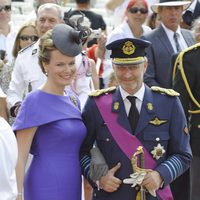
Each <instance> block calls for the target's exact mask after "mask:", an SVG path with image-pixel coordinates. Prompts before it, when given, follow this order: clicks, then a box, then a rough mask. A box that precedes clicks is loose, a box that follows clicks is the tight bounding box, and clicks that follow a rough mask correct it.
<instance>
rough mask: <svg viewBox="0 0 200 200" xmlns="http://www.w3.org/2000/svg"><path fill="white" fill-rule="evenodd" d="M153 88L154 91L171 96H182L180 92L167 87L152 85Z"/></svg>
mask: <svg viewBox="0 0 200 200" xmlns="http://www.w3.org/2000/svg"><path fill="white" fill-rule="evenodd" d="M151 90H152V91H154V92H159V93H163V94H167V95H169V96H180V94H179V93H178V92H176V91H175V90H173V89H166V88H161V87H157V86H152V87H151Z"/></svg>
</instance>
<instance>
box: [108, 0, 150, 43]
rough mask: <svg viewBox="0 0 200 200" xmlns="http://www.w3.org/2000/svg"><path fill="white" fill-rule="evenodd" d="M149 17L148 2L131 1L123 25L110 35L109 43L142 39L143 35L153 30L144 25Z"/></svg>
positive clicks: (141, 0)
mask: <svg viewBox="0 0 200 200" xmlns="http://www.w3.org/2000/svg"><path fill="white" fill-rule="evenodd" d="M147 16H148V4H147V1H146V0H130V1H129V3H128V6H127V8H126V12H125V19H124V21H123V22H122V24H121V25H119V26H118V27H117V28H116V29H114V30H113V31H112V32H111V33H110V34H108V38H107V43H110V42H112V41H114V40H115V38H121V39H122V38H140V37H141V36H142V35H143V34H145V33H148V32H151V28H150V27H148V26H146V25H144V22H145V20H146V18H147Z"/></svg>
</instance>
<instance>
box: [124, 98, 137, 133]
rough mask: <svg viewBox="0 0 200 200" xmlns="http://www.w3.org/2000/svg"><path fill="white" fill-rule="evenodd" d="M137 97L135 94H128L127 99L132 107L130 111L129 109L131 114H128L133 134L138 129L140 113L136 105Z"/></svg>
mask: <svg viewBox="0 0 200 200" xmlns="http://www.w3.org/2000/svg"><path fill="white" fill-rule="evenodd" d="M136 98H137V97H134V96H128V97H127V99H128V100H129V101H130V103H131V108H130V111H129V114H128V120H129V123H130V125H131V129H132V133H133V134H134V133H135V129H136V126H137V123H138V119H139V113H138V110H137V108H136V105H135V99H136Z"/></svg>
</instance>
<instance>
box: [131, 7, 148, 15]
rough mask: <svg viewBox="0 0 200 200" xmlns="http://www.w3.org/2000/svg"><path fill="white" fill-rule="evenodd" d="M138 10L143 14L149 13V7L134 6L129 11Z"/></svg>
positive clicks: (136, 11)
mask: <svg viewBox="0 0 200 200" xmlns="http://www.w3.org/2000/svg"><path fill="white" fill-rule="evenodd" d="M138 11H140V13H141V14H147V13H148V9H146V8H137V7H132V8H130V10H129V12H131V13H133V14H135V13H138Z"/></svg>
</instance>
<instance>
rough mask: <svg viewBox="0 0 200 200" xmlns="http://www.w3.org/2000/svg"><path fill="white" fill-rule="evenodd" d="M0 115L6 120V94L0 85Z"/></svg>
mask: <svg viewBox="0 0 200 200" xmlns="http://www.w3.org/2000/svg"><path fill="white" fill-rule="evenodd" d="M0 116H1V117H3V118H4V119H5V120H6V121H8V110H7V103H6V95H5V93H4V92H3V90H2V89H1V86H0Z"/></svg>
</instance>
